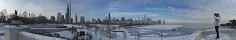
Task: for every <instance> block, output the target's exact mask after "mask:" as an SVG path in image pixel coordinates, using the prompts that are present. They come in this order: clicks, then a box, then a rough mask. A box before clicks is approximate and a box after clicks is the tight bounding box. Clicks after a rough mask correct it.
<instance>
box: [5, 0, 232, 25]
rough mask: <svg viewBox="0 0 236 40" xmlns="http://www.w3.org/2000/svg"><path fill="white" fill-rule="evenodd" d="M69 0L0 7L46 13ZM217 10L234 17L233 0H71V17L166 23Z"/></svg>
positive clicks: (201, 19) (207, 17) (205, 18)
mask: <svg viewBox="0 0 236 40" xmlns="http://www.w3.org/2000/svg"><path fill="white" fill-rule="evenodd" d="M69 1H70V0H0V9H7V11H8V13H13V11H14V10H15V9H18V10H19V11H20V13H22V12H23V11H27V12H29V13H34V14H36V15H38V14H42V15H45V16H47V17H50V16H56V14H57V13H58V12H61V13H62V14H65V12H66V5H67V3H68V2H69ZM216 12H217V13H220V14H221V18H222V19H221V20H222V22H221V23H225V22H228V20H229V19H236V0H72V17H74V16H75V14H78V16H85V18H86V20H91V19H92V18H95V19H97V18H102V19H104V18H105V17H106V16H107V14H108V13H111V16H112V17H115V18H119V19H120V17H126V18H133V19H138V18H140V19H141V17H142V16H143V15H147V17H149V18H152V19H153V20H160V19H161V20H167V22H170V23H212V22H213V15H212V14H213V13H216Z"/></svg>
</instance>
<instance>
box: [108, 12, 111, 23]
mask: <svg viewBox="0 0 236 40" xmlns="http://www.w3.org/2000/svg"><path fill="white" fill-rule="evenodd" d="M108 23H109V24H110V23H111V14H110V13H109V14H108Z"/></svg>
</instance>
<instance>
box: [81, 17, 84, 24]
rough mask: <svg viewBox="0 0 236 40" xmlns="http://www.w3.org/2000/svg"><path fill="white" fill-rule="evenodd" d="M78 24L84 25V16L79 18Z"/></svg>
mask: <svg viewBox="0 0 236 40" xmlns="http://www.w3.org/2000/svg"><path fill="white" fill-rule="evenodd" d="M80 23H81V24H84V23H85V20H84V16H81V17H80Z"/></svg>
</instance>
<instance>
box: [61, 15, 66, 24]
mask: <svg viewBox="0 0 236 40" xmlns="http://www.w3.org/2000/svg"><path fill="white" fill-rule="evenodd" d="M61 22H62V23H65V16H64V15H61Z"/></svg>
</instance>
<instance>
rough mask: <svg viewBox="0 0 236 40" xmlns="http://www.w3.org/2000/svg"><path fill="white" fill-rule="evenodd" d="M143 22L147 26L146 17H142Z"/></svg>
mask: <svg viewBox="0 0 236 40" xmlns="http://www.w3.org/2000/svg"><path fill="white" fill-rule="evenodd" d="M143 22H144V24H147V17H146V15H144V16H143Z"/></svg>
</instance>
